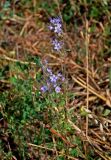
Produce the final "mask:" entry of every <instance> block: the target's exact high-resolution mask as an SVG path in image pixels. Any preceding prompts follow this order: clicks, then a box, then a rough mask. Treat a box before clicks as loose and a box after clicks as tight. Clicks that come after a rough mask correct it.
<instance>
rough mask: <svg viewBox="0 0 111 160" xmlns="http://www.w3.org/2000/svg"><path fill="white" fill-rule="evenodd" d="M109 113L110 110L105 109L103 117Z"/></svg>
mask: <svg viewBox="0 0 111 160" xmlns="http://www.w3.org/2000/svg"><path fill="white" fill-rule="evenodd" d="M110 113H111V110H109V109H105V111H104V113H103V115H104V116H108V115H109V114H110Z"/></svg>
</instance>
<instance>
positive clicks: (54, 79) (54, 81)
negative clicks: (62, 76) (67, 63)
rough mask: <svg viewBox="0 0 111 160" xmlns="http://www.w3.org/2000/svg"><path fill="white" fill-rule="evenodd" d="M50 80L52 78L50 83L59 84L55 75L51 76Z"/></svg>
mask: <svg viewBox="0 0 111 160" xmlns="http://www.w3.org/2000/svg"><path fill="white" fill-rule="evenodd" d="M49 78H50V81H51V82H52V83H56V82H57V79H58V77H57V76H55V75H54V74H53V75H51V76H50V77H49Z"/></svg>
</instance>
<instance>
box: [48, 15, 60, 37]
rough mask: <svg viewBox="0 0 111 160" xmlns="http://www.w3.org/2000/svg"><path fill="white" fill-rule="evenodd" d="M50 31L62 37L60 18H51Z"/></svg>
mask: <svg viewBox="0 0 111 160" xmlns="http://www.w3.org/2000/svg"><path fill="white" fill-rule="evenodd" d="M49 29H50V30H51V31H54V32H55V33H57V34H58V35H60V34H61V33H62V21H61V18H60V17H57V18H51V19H50V25H49Z"/></svg>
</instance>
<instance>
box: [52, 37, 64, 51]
mask: <svg viewBox="0 0 111 160" xmlns="http://www.w3.org/2000/svg"><path fill="white" fill-rule="evenodd" d="M52 44H53V46H54V49H55V50H56V51H60V49H61V48H62V42H59V41H58V40H57V39H53V41H52Z"/></svg>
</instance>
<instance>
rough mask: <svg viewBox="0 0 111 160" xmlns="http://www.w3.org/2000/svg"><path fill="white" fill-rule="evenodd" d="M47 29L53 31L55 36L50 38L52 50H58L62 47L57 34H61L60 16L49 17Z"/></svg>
mask: <svg viewBox="0 0 111 160" xmlns="http://www.w3.org/2000/svg"><path fill="white" fill-rule="evenodd" d="M48 28H49V30H51V31H53V32H54V33H55V37H56V38H54V39H53V40H52V45H53V48H54V50H56V51H60V50H61V48H62V45H63V43H62V42H61V41H59V40H58V38H59V36H60V35H61V34H62V32H63V31H62V21H61V18H60V17H57V18H51V19H50V25H49V27H48Z"/></svg>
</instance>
